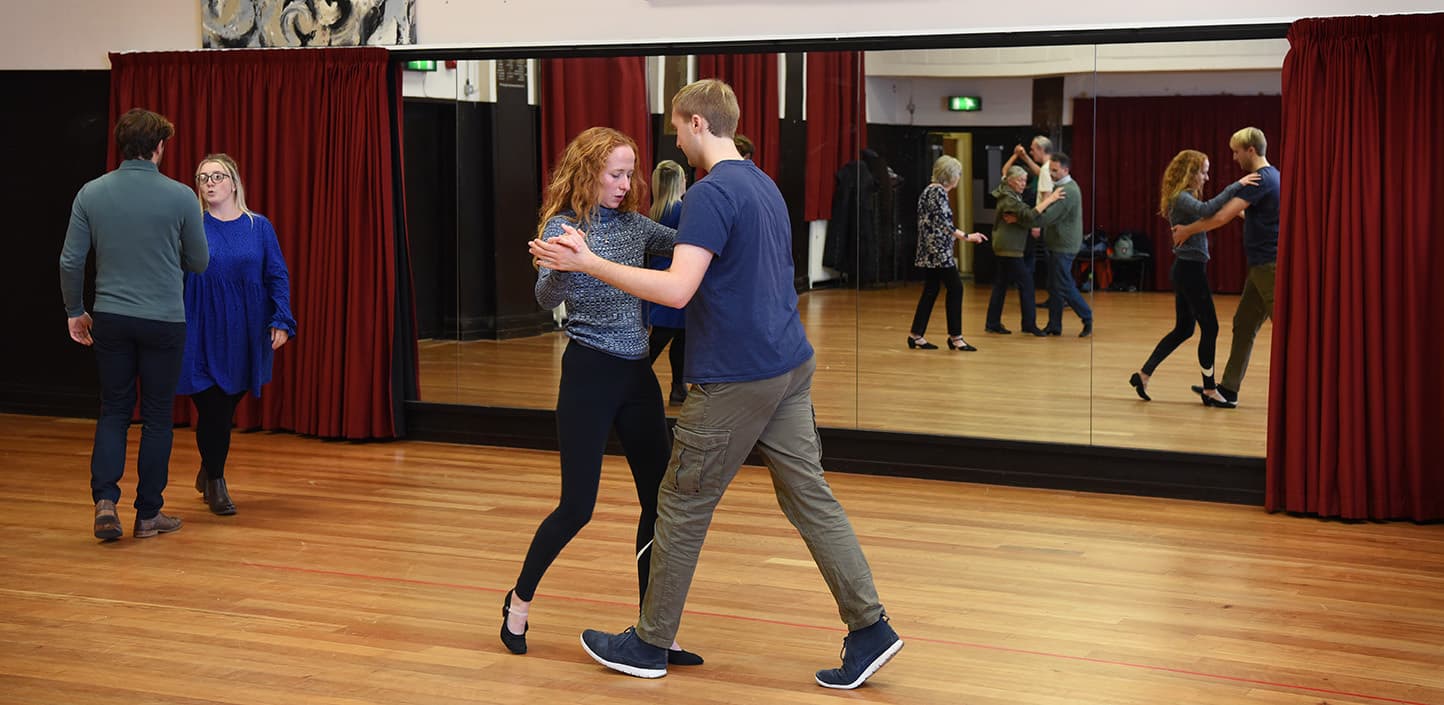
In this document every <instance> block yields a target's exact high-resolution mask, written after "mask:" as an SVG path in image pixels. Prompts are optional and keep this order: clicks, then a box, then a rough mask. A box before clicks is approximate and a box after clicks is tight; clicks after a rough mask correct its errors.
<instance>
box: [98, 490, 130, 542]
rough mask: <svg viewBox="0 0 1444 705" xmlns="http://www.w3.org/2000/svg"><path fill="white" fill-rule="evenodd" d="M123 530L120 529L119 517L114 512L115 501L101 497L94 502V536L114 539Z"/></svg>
mask: <svg viewBox="0 0 1444 705" xmlns="http://www.w3.org/2000/svg"><path fill="white" fill-rule="evenodd" d="M123 533H124V532H123V531H121V530H120V517H119V516H117V515H116V513H115V502H112V501H110V500H108V499H102V500H100V501H99V502H96V503H95V538H98V539H100V540H102V541H114V540H116V539H118V538H120V537H121V535H122V534H123Z"/></svg>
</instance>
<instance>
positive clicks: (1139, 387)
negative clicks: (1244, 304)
mask: <svg viewBox="0 0 1444 705" xmlns="http://www.w3.org/2000/svg"><path fill="white" fill-rule="evenodd" d="M1208 172H1209V163H1208V156H1207V155H1205V154H1204V153H1203V152H1199V151H1196V150H1192V149H1185V150H1183V151H1182V152H1179V153H1178V154H1177V155H1176V156H1174V158H1173V161H1172V162H1170V163H1169V164H1168V168H1167V169H1165V170H1164V172H1163V185H1162V187H1161V193H1160V195H1159V202H1158V212H1159V214H1160V215H1162V216H1163V217H1165V218H1167V219H1168V222H1169V224H1170V225H1184V224H1188V223H1193V222H1196V221H1198V220H1201V219H1203V218H1207V217H1209V216H1211V215H1213V214H1214V213H1217V212H1218V211H1219V209H1220V208H1222V207H1223V204H1225V203H1227V202H1228V201H1229V200H1231V199H1232V198H1233V197H1234V195H1235V194H1236V193H1238V192H1239V190H1240V189H1242V188H1244V187H1245V186H1251V185H1253V184H1256V183H1258V181H1259V176H1258V174H1252V173H1250V174H1248V175H1246V176H1244V177H1243V178H1242V179H1239V180H1238V181H1236V182H1234V183H1232V184H1229V185H1228V188H1225V189H1224V190H1222V191H1220V192H1219V193H1218V195H1216V196H1214V197H1213V198H1211V199H1209V200H1207V201H1203V200H1200V197H1201V196H1202V195H1203V185H1204V184H1206V183H1208ZM1208 260H1209V253H1208V232H1207V231H1200V232H1198V233H1195V234H1194V235H1192V236H1190V237H1189V238H1188V239H1186V240H1184V241H1183V242H1181V243H1176V244H1175V245H1174V246H1173V268H1172V270H1171V271H1170V278H1171V279H1172V280H1173V308H1174V320H1173V330H1171V331H1169V332H1168V334H1167V335H1164V336H1163V339H1162V340H1160V341H1158V345H1157V346H1155V347H1154V349H1153V353H1152V354H1151V355H1149V356H1148V360H1147V361H1146V362H1144V363H1143V367H1142V368H1140V369H1139V371H1137V372H1135V373H1133V376H1131V377H1129V378H1128V383H1129V384H1130V385H1132V386H1133V390H1134V391H1135V392H1137V394H1138V397H1139V398H1140V399H1142V400H1144V401H1151V399H1152V398H1151V397H1150V396H1149V395H1148V382H1149V380H1150V378H1152V376H1153V372H1154V370H1156V369H1158V366H1159V365H1160V364H1162V363H1163V360H1164V359H1165V358H1167V357H1168V356H1169V355H1170V354H1171V353H1173V351H1174V350H1177V349H1178V346H1180V345H1182V344H1183V341H1185V340H1188V339H1189V338H1190V337H1192V336H1193V329H1194V327H1195V325H1197V328H1198V330H1199V338H1198V368H1199V371H1200V374H1202V376H1203V384H1202V387H1203V391H1202V392H1200V394H1201V396H1202V399H1203V403H1204V405H1205V406H1213V407H1229V406H1231V405H1229V404H1228V403H1227V400H1226V399H1224V397H1223V396H1222V395H1220V394H1219V392H1218V390H1217V389H1215V384H1214V375H1213V358H1214V344H1215V342H1216V341H1217V339H1218V315H1217V314H1216V312H1215V311H1214V308H1213V292H1212V290H1211V289H1210V287H1209V284H1208Z"/></svg>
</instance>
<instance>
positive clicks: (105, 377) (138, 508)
mask: <svg viewBox="0 0 1444 705" xmlns="http://www.w3.org/2000/svg"><path fill="white" fill-rule="evenodd" d="M91 318H93V319H94V321H95V325H94V327H92V328H91V330H90V335H91V337H92V338H93V339H94V341H95V362H96V365H97V367H99V368H100V419H99V420H98V421H96V422H95V446H94V449H93V450H92V451H91V454H90V499H91V501H92V502H99V501H100V500H102V499H108V500H110V501H112V502H119V501H120V484H119V483H120V478H121V476H122V475H124V474H125V446H126V437H127V436H128V435H129V433H130V419H131V415H132V414H133V413H134V412H135V399H136V383H137V382H139V383H140V418H141V424H142V425H141V432H140V459H139V461H138V462H137V463H136V465H137V467H136V470H137V474H138V475H139V480H138V482H137V485H136V490H135V515H136V517H137V518H139V519H151V518H153V517H155V515H156V514H159V513H160V508H161V505H163V504H165V501H164V500H163V499H161V493H162V492H164V491H165V485H166V480H167V477H168V474H169V466H170V448H171V439H172V431H171V424H172V419H171V412H172V409H173V408H174V406H175V388H176V383H177V381H179V379H180V367H181V354H182V352H184V350H185V342H186V324H185V323H169V322H166V321H152V320H149V319H145V318H133V317H131V316H120V315H116V314H113V313H94V314H91Z"/></svg>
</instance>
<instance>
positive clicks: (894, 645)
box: [816, 615, 903, 690]
mask: <svg viewBox="0 0 1444 705" xmlns="http://www.w3.org/2000/svg"><path fill="white" fill-rule="evenodd" d="M902 647H903V642H902V639H901V638H899V637H898V635H897V632H895V631H893V629H892V626H891V625H889V624H888V623H887V615H883V616H882V619H879V620H877V622H876V623H874V624H873V625H872V626H870V627H865V628H863V629H858V630H857V631H853V632H849V633H848V635H847V636H845V637H843V639H842V668H831V669H827V670H824V671H818V672H817V676H816V678H817V684H818V685H820V686H822V687H824V688H838V689H841V690H852V689H853V688H856V687H858V686H860V685H862V682H863V681H865V680H867V679H868V677H870V676H871V675H872V674H874V673H877V669H879V668H882V666H883V664H885V663H887V662H888V659H891V658H892V657H893V656H894V655H896V654H897V652H899V651H901V650H902Z"/></svg>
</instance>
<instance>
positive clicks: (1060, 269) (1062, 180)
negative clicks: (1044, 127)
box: [1034, 152, 1093, 338]
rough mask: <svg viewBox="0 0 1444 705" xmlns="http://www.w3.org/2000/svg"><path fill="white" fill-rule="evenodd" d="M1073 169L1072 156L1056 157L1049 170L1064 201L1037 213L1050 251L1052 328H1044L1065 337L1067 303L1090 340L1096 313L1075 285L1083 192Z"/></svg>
mask: <svg viewBox="0 0 1444 705" xmlns="http://www.w3.org/2000/svg"><path fill="white" fill-rule="evenodd" d="M1072 166H1073V165H1072V160H1070V159H1069V158H1068V155H1066V154H1064V153H1062V152H1054V153H1053V158H1052V159H1051V160H1049V162H1048V168H1049V171H1051V172H1052V176H1053V187H1054V188H1055V189H1060V190H1062V191H1063V199H1062V200H1061V201H1059V202H1058V203H1057V205H1054V206H1053V207H1052V208H1049V209H1047V210H1046V211H1043V212H1042V213H1038V212H1037V211H1036V210H1035V211H1034V213H1035V218H1036V219H1035V221H1034V222H1035V223H1036V224H1038V225H1041V226H1042V227H1043V245H1044V246H1045V247H1047V248H1048V275H1049V276H1048V293H1049V299H1048V325H1046V326H1044V327H1043V332H1045V333H1047V334H1048V335H1062V334H1063V305H1064V304H1065V303H1066V304H1067V305H1068V307H1069V308H1072V309H1073V312H1074V313H1077V314H1078V318H1080V319H1082V320H1083V330H1082V331H1081V332H1079V333H1078V337H1080V338H1087V337H1088V336H1090V335H1092V334H1093V309H1091V308H1089V307H1088V302H1087V301H1085V300H1084V299H1083V295H1082V294H1080V293H1078V285H1077V284H1076V283H1074V281H1073V259H1074V258H1075V257H1077V256H1078V250H1079V249H1080V248H1082V247H1083V192H1082V191H1081V190H1079V188H1078V182H1077V181H1074V180H1073V177H1072V176H1069V171H1070V170H1071V169H1072Z"/></svg>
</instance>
